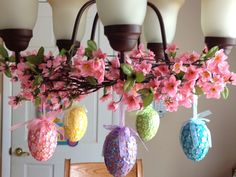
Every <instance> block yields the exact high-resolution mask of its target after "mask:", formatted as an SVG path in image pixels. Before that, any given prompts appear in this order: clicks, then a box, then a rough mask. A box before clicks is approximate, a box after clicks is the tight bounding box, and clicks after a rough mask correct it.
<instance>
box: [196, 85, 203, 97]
mask: <svg viewBox="0 0 236 177" xmlns="http://www.w3.org/2000/svg"><path fill="white" fill-rule="evenodd" d="M203 93H204V92H203V90H202V88H201V87H199V86H195V94H196V95H198V96H200V95H203Z"/></svg>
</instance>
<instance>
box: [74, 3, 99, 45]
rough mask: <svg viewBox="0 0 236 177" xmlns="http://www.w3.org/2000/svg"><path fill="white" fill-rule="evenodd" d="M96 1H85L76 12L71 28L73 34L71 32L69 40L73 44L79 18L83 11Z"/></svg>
mask: <svg viewBox="0 0 236 177" xmlns="http://www.w3.org/2000/svg"><path fill="white" fill-rule="evenodd" d="M95 3H96V1H95V0H90V1H88V2H86V3H85V4H84V5H83V6H82V7H81V9H80V10H79V12H78V14H77V17H76V20H75V24H74V29H73V34H72V37H71V41H72V43H73V44H74V43H75V41H76V36H77V32H78V28H79V23H80V20H81V17H82V15H83V13H84V11H85V10H86V9H87V8H89V7H90V6H91V5H93V4H95Z"/></svg>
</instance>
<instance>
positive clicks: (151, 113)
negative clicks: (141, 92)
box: [136, 105, 160, 141]
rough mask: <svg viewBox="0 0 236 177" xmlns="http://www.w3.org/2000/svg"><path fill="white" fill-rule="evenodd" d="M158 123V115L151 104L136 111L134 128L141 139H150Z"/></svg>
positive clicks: (154, 133)
mask: <svg viewBox="0 0 236 177" xmlns="http://www.w3.org/2000/svg"><path fill="white" fill-rule="evenodd" d="M159 124H160V118H159V115H158V113H157V111H156V110H155V109H154V108H153V106H152V105H150V106H148V107H146V108H145V109H143V110H141V111H138V112H137V118H136V129H137V132H138V134H139V136H140V138H142V140H144V141H149V140H151V139H152V138H153V137H154V136H155V135H156V133H157V130H158V128H159Z"/></svg>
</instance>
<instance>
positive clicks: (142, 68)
mask: <svg viewBox="0 0 236 177" xmlns="http://www.w3.org/2000/svg"><path fill="white" fill-rule="evenodd" d="M135 69H136V71H138V72H142V73H144V75H146V74H148V73H149V72H150V71H151V69H152V65H151V64H150V63H147V61H145V60H144V61H142V62H141V64H139V65H136V67H135Z"/></svg>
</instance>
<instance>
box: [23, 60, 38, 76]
mask: <svg viewBox="0 0 236 177" xmlns="http://www.w3.org/2000/svg"><path fill="white" fill-rule="evenodd" d="M26 64H27V65H28V66H29V68H30V70H31V71H33V72H34V73H36V74H38V72H37V71H36V69H35V65H33V64H31V63H29V62H26Z"/></svg>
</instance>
